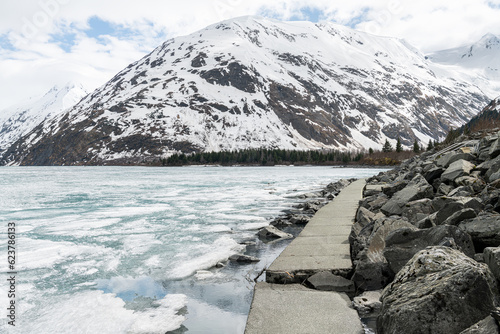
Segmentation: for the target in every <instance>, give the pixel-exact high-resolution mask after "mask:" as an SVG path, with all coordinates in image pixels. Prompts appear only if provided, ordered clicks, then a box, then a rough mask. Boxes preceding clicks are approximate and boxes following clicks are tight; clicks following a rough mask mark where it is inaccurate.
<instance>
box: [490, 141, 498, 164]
mask: <svg viewBox="0 0 500 334" xmlns="http://www.w3.org/2000/svg"><path fill="white" fill-rule="evenodd" d="M489 154H490V158H492V159H493V158H496V157H497V156H499V155H500V138H497V139H496V140H495V141H494V142H493V144H491V146H490V151H489Z"/></svg>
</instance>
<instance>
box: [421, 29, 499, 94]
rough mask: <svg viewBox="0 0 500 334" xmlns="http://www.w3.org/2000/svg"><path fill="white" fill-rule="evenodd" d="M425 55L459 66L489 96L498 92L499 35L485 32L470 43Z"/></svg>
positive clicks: (437, 60)
mask: <svg viewBox="0 0 500 334" xmlns="http://www.w3.org/2000/svg"><path fill="white" fill-rule="evenodd" d="M427 57H428V58H429V59H430V60H432V61H433V62H435V63H439V64H443V65H450V66H457V67H459V68H460V69H461V71H463V72H464V73H465V74H468V75H469V78H468V79H469V80H470V81H471V82H473V83H474V84H476V85H478V87H480V88H481V89H482V90H483V91H484V92H485V93H486V94H487V95H488V96H489V97H490V98H494V97H495V96H497V95H498V94H499V93H500V37H499V36H496V35H494V34H486V35H484V36H483V37H482V38H481V39H480V40H479V41H478V42H476V43H474V44H472V45H468V46H462V47H458V48H453V49H448V50H443V51H438V52H434V53H432V54H429V55H427ZM462 77H463V76H462Z"/></svg>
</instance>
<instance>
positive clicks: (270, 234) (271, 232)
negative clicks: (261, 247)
mask: <svg viewBox="0 0 500 334" xmlns="http://www.w3.org/2000/svg"><path fill="white" fill-rule="evenodd" d="M257 235H258V236H259V238H260V239H261V240H262V241H271V240H276V239H289V238H292V237H293V236H292V235H291V234H289V233H285V232H283V231H280V230H278V229H277V228H276V227H274V226H266V227H264V228H263V229H261V230H260V231H259V232H258V233H257Z"/></svg>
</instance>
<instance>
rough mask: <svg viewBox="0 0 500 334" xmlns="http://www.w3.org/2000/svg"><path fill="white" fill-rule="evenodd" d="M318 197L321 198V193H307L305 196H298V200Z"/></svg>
mask: <svg viewBox="0 0 500 334" xmlns="http://www.w3.org/2000/svg"><path fill="white" fill-rule="evenodd" d="M317 197H321V193H317V192H316V193H305V194H300V195H298V196H297V198H300V199H306V198H317Z"/></svg>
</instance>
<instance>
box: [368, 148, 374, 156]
mask: <svg viewBox="0 0 500 334" xmlns="http://www.w3.org/2000/svg"><path fill="white" fill-rule="evenodd" d="M368 154H369V155H372V154H373V148H371V147H370V148H369V149H368Z"/></svg>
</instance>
